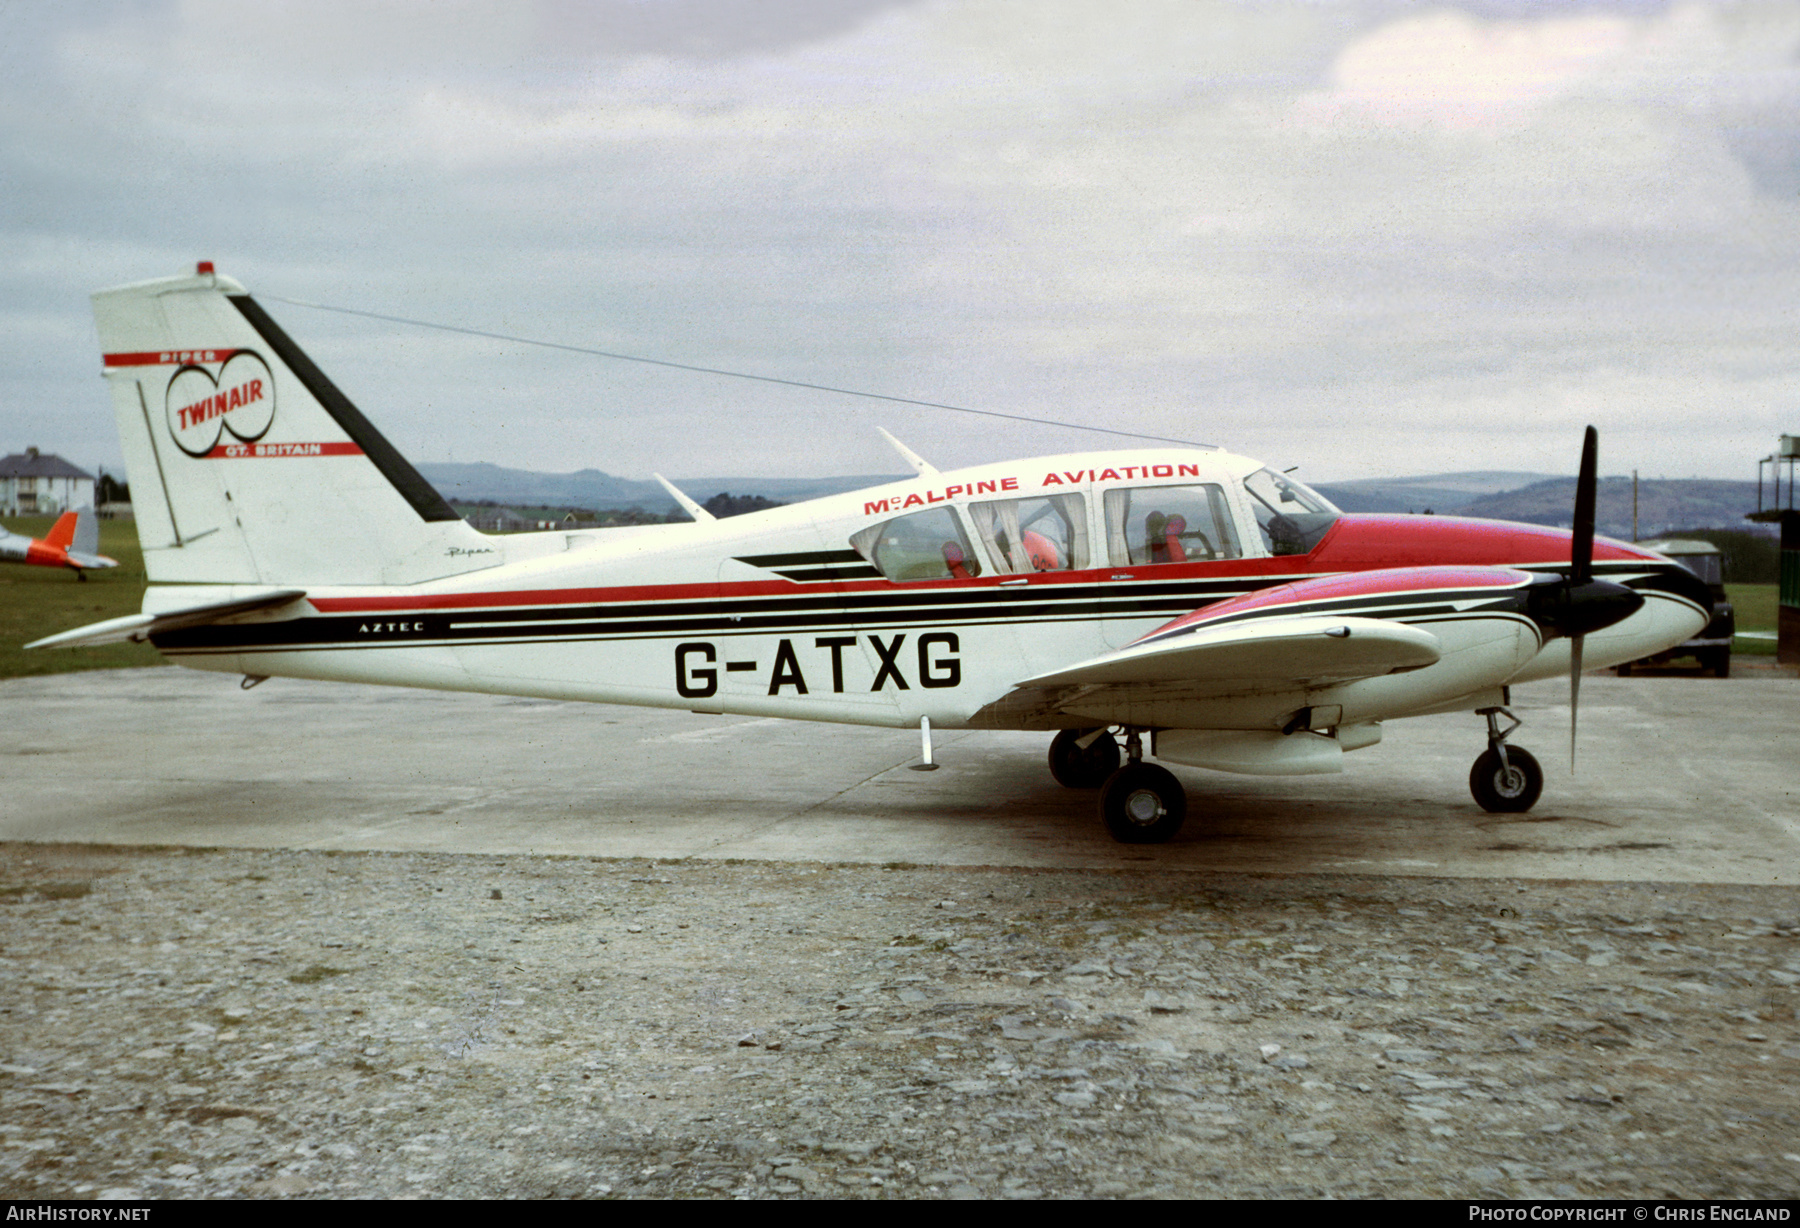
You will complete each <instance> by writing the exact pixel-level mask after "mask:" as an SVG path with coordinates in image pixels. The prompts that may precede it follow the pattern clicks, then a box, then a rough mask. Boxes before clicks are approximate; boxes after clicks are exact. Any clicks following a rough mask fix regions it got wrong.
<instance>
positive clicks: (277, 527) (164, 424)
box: [94, 264, 500, 585]
mask: <svg viewBox="0 0 1800 1228" xmlns="http://www.w3.org/2000/svg"><path fill="white" fill-rule="evenodd" d="M94 320H95V323H96V325H97V326H98V328H99V333H100V344H101V349H102V350H103V351H104V354H105V372H106V378H107V382H108V384H109V385H110V386H111V390H112V397H113V410H114V413H115V415H116V417H117V419H118V425H119V437H120V442H121V443H122V444H123V445H124V452H125V462H126V465H127V467H128V469H129V471H130V475H131V494H132V503H133V505H134V509H135V513H136V517H137V527H138V538H139V541H140V542H141V544H142V545H143V548H144V564H145V568H146V570H147V572H148V573H149V578H150V580H151V581H152V582H170V581H187V582H195V583H207V584H259V585H268V584H280V585H342V584H408V583H416V582H419V581H423V580H431V579H437V578H440V577H443V576H448V575H454V574H457V573H459V572H465V571H470V570H473V569H475V568H478V567H484V566H489V565H491V564H493V563H495V562H497V561H499V557H500V555H499V552H498V551H496V550H494V549H492V547H491V542H489V540H488V539H487V538H486V537H485V536H484V535H482V534H480V533H478V532H476V531H475V530H474V529H472V528H470V527H469V526H468V525H467V524H466V523H465V522H464V521H463V520H462V518H461V517H459V516H458V515H457V514H456V511H455V510H454V509H453V508H451V506H450V505H449V504H448V503H446V502H445V501H444V498H443V496H442V495H440V494H438V492H437V491H436V490H434V489H433V488H432V486H431V484H430V483H429V482H427V481H426V480H425V479H424V478H423V477H421V476H420V474H419V471H418V470H416V469H414V468H413V467H412V465H411V464H410V463H408V462H407V460H406V458H405V457H403V456H402V455H400V453H399V451H398V450H396V449H395V448H394V446H393V445H392V444H390V443H389V442H388V441H387V439H386V438H384V437H383V436H382V434H381V432H380V431H378V430H376V429H375V426H374V424H372V423H371V422H370V421H369V420H368V419H367V418H365V417H364V416H363V415H362V413H361V411H359V410H358V409H357V408H356V406H355V405H353V404H352V403H351V402H350V399H349V398H348V397H346V396H345V395H344V394H343V393H342V392H341V391H339V389H338V388H337V386H336V385H335V384H333V383H332V382H331V381H330V380H329V379H327V378H326V376H325V374H324V372H322V371H320V370H319V368H318V367H317V366H316V365H314V363H313V361H312V360H311V359H310V358H308V357H307V356H306V354H305V353H304V352H303V351H302V350H301V349H300V347H299V346H298V345H296V344H295V343H294V342H293V340H292V339H291V338H289V336H288V335H287V333H285V332H284V331H282V329H281V327H280V325H278V324H276V323H275V321H274V320H272V319H270V318H269V315H268V313H267V312H265V311H264V310H263V309H262V307H261V305H259V304H258V303H257V302H256V300H255V299H253V298H251V297H250V295H249V294H248V293H247V292H246V291H245V289H244V287H243V286H241V285H239V284H238V283H237V282H236V281H233V280H232V279H231V278H229V277H224V276H221V275H219V274H216V273H214V272H213V270H212V266H211V265H210V264H202V265H201V266H200V267H199V271H198V272H197V273H196V274H195V275H194V276H192V277H172V278H165V279H162V280H159V281H148V282H139V283H137V284H135V285H129V286H121V287H119V288H117V289H114V290H103V291H101V292H99V293H98V294H95V295H94Z"/></svg>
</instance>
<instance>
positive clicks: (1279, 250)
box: [0, 0, 1800, 493]
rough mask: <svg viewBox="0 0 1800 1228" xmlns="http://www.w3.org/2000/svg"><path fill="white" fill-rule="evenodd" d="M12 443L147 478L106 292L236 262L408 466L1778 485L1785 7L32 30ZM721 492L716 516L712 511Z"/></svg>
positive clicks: (313, 9)
mask: <svg viewBox="0 0 1800 1228" xmlns="http://www.w3.org/2000/svg"><path fill="white" fill-rule="evenodd" d="M0 202H4V207H3V208H0V251H3V252H4V255H5V258H4V259H3V260H0V312H3V313H4V327H3V328H0V451H13V450H17V449H19V448H21V447H23V446H24V445H26V444H38V445H40V446H42V447H43V448H45V449H46V450H54V451H57V452H61V453H63V454H65V455H67V456H68V457H69V458H70V459H72V460H74V461H76V462H77V463H80V464H84V465H87V466H89V467H92V466H94V465H96V464H106V465H109V466H114V467H116V466H117V465H118V463H119V457H120V452H119V449H118V445H117V442H116V440H115V439H114V438H113V433H112V423H111V413H110V408H109V405H108V401H107V398H106V396H105V394H104V391H103V388H102V385H101V381H100V379H99V377H98V371H99V360H98V353H97V344H96V341H95V338H94V333H93V325H92V322H91V319H90V317H89V314H88V305H87V294H88V292H89V291H91V290H94V289H97V288H100V287H103V286H109V285H114V284H118V283H120V282H125V281H134V280H139V279H142V278H146V277H155V276H161V275H166V274H172V273H178V272H182V271H186V270H188V269H191V268H192V266H193V263H194V261H195V260H197V259H212V260H215V261H217V263H218V266H219V268H220V270H221V271H222V272H227V273H230V274H232V275H234V276H236V277H237V278H238V279H239V280H241V281H243V282H244V283H245V284H246V285H248V286H249V287H250V289H251V290H252V292H253V293H257V294H258V295H260V296H264V301H265V305H266V306H268V307H269V308H270V310H271V312H272V314H274V315H275V316H276V318H277V319H278V320H280V321H282V323H283V324H284V325H285V326H286V328H287V330H288V331H289V332H290V333H291V334H293V335H294V336H295V337H296V338H297V339H298V340H299V341H300V342H301V344H302V345H304V346H305V347H306V348H307V349H308V350H309V351H310V352H311V353H312V355H313V357H314V358H315V359H316V360H318V361H319V363H320V365H321V366H323V367H324V368H325V369H326V370H327V371H328V372H329V373H331V374H332V376H333V377H334V378H335V379H336V380H337V382H338V383H339V384H340V385H341V386H342V387H344V389H345V390H346V391H347V392H348V393H349V394H350V395H351V397H352V398H353V399H354V400H356V401H357V402H358V404H359V405H360V406H361V407H362V408H363V409H364V411H365V412H367V413H369V414H370V416H371V417H373V418H374V419H375V421H376V422H377V424H378V425H380V426H381V427H382V429H383V430H384V431H385V432H386V433H387V434H388V435H389V436H390V438H392V439H393V440H394V442H395V443H396V444H397V445H398V446H399V447H400V448H401V449H402V450H403V451H404V452H406V453H407V454H408V455H409V456H411V457H412V458H413V459H415V460H420V461H441V460H457V461H477V460H486V461H493V462H496V463H498V464H503V465H511V466H518V467H522V468H532V469H544V470H557V471H566V470H572V469H577V468H583V467H588V466H592V467H595V468H599V469H604V470H606V471H608V472H612V473H617V474H622V475H625V476H630V477H643V476H646V475H647V474H648V473H649V472H650V471H651V470H653V469H659V470H661V471H662V472H665V473H668V474H670V475H671V476H679V475H683V474H689V475H699V474H724V473H731V474H753V475H795V476H797V475H801V474H807V473H867V472H892V471H894V470H895V469H896V468H897V465H896V462H895V460H894V459H893V457H892V456H891V454H889V453H888V452H887V451H886V449H885V447H884V445H883V444H882V443H881V442H880V439H879V437H878V436H877V435H876V434H875V432H874V429H873V428H874V427H875V426H877V425H880V426H885V427H887V428H888V429H889V430H891V431H893V432H894V433H895V434H897V435H899V436H900V437H901V438H902V439H904V440H906V441H907V442H909V443H910V444H912V446H913V447H914V448H915V449H916V450H918V451H920V452H922V453H924V454H925V455H926V456H927V457H928V458H930V459H932V460H933V461H934V462H936V463H937V464H938V465H940V467H946V468H947V467H949V466H951V465H954V464H962V463H973V462H977V461H987V460H996V459H1002V458H1005V457H1007V456H1015V455H1030V454H1035V453H1043V452H1059V451H1069V450H1077V449H1082V448H1088V447H1111V446H1114V444H1113V443H1111V442H1108V441H1107V440H1106V439H1105V437H1103V436H1091V435H1086V434H1084V433H1082V432H1078V431H1074V430H1068V429H1062V428H1057V427H1048V426H1030V425H1024V424H1018V423H1006V422H999V421H995V420H990V419H981V418H972V417H965V416H962V415H957V414H953V413H946V412H943V411H937V410H926V409H915V408H907V407H902V406H895V405H884V404H881V403H877V402H872V401H866V400H858V399H854V398H849V397H843V396H835V395H829V394H824V393H815V392H805V391H800V390H795V389H791V388H781V387H775V386H770V385H765V384H757V383H751V382H746V381H741V380H730V379H722V378H718V377H715V376H704V375H697V374H689V373H683V372H677V371H671V370H667V369H661V368H655V367H648V366H639V365H633V364H629V363H621V362H616V361H608V360H603V359H599V358H593V357H585V356H579V355H572V354H567V353H560V352H557V351H553V350H545V349H537V348H532V347H528V346H521V345H517V344H511V343H504V342H497V341H487V340H477V339H472V338H469V337H466V336H458V335H455V334H450V333H444V332H432V331H428V330H422V329H418V328H412V327H406V326H401V325H395V324H388V323H381V322H377V321H371V320H367V319H356V318H353V317H348V316H343V315H335V314H330V313H327V312H323V311H318V310H313V309H310V308H303V307H298V306H292V305H287V304H283V303H280V302H276V301H273V298H272V297H270V296H282V297H286V298H292V299H301V300H307V301H311V302H318V303H325V304H331V305H336V306H341V307H349V308H357V309H362V310H367V311H373V312H381V313H387V314H392V315H398V316H406V317H414V318H422V319H426V320H432V321H441V322H444V323H448V324H455V325H461V326H466V327H470V328H475V329H484V330H490V331H496V332H504V333H513V334H521V335H525V336H529V337H533V338H542V339H544V340H549V341H556V342H561V343H566V344H571V345H578V346H590V347H597V348H602V349H607V350H613V351H620V352H624V353H630V354H639V355H644V356H648V357H656V358H663V359H668V360H671V361H675V362H683V363H692V364H698V365H703V366H709V367H723V368H730V369H733V370H741V371H746V372H753V373H758V374H763V375H770V376H776V377H783V378H788V379H794V380H801V381H810V382H816V383H821V384H829V385H836V386H841V387H848V388H855V389H863V390H868V391H872V392H881V393H888V394H891V395H896V396H902V397H913V398H920V399H925V400H932V401H944V402H950V403H954V404H957V405H963V406H970V407H976V408H982V409H988V410H995V411H1000V412H1004V413H1016V414H1026V415H1039V416H1043V417H1047V418H1054V419H1059V420H1063V421H1067V422H1074V423H1083V424H1090V425H1097V426H1107V427H1111V428H1114V429H1119V430H1131V431H1143V432H1148V433H1152V434H1157V435H1170V436H1177V437H1180V438H1184V439H1192V440H1196V441H1202V442H1209V443H1218V444H1223V445H1225V446H1227V447H1230V448H1232V449H1233V450H1235V451H1239V452H1244V453H1247V454H1249V455H1252V456H1258V457H1261V458H1263V459H1264V460H1267V461H1269V462H1272V463H1276V464H1278V465H1280V466H1281V467H1286V466H1288V465H1299V466H1301V468H1300V475H1301V476H1303V477H1309V478H1312V479H1314V480H1330V479H1343V478H1354V477H1366V476H1381V475H1396V474H1410V473H1430V472H1441V471H1447V470H1464V469H1487V468H1497V469H1535V470H1545V471H1552V472H1558V471H1560V472H1572V471H1573V468H1574V465H1575V454H1576V452H1577V450H1578V448H1579V435H1580V429H1581V426H1582V425H1583V424H1584V423H1587V422H1593V423H1595V424H1596V425H1598V426H1599V427H1600V429H1601V432H1602V469H1603V471H1605V472H1623V471H1628V470H1630V469H1632V468H1638V469H1640V470H1642V471H1643V472H1644V473H1645V475H1647V476H1669V477H1687V476H1708V477H1730V478H1745V479H1748V478H1751V477H1753V476H1754V474H1755V461H1756V459H1757V458H1758V457H1759V456H1763V455H1766V454H1767V453H1768V452H1769V451H1770V450H1771V449H1772V447H1773V445H1774V441H1775V439H1774V437H1775V435H1776V434H1777V433H1778V432H1780V431H1783V430H1786V431H1795V430H1800V406H1796V405H1795V403H1794V402H1795V380H1794V374H1795V368H1796V365H1797V358H1796V353H1797V351H1796V341H1797V340H1800V336H1797V333H1796V325H1797V324H1800V321H1797V320H1796V310H1795V306H1796V301H1797V300H1796V292H1797V291H1800V260H1797V259H1796V257H1797V256H1800V2H1796V3H1741V4H1740V3H1677V4H1651V3H1631V2H1627V0H1617V2H1613V3H1573V2H1571V3H1541V2H1539V3H1532V2H1527V0H1510V2H1509V0H1486V2H1481V3H1474V2H1471V3H1463V4H1452V5H1443V6H1436V5H1418V4H1403V3H1394V2H1383V0H1361V2H1357V3H1342V4H1334V3H1293V4H1281V3H1259V4H1249V3H1232V2H1220V0H1106V2H1105V3H1101V2H1100V0H1033V2H1032V3H1005V2H998V0H537V2H536V3H527V2H525V0H496V2H493V3H488V2H485V0H435V2H428V0H417V2H414V3H390V4H380V3H374V4H371V3H366V2H357V3H347V2H340V0H306V2H305V3H300V2H297V0H296V2H292V3H278V2H275V0H268V2H265V3H244V2H242V0H216V2H215V0H194V2H188V3H177V2H154V0H146V2H142V3H128V2H123V3H81V2H73V3H71V2H63V3H57V4H48V3H44V4H38V3H33V2H31V0H4V2H0ZM703 493H704V492H703Z"/></svg>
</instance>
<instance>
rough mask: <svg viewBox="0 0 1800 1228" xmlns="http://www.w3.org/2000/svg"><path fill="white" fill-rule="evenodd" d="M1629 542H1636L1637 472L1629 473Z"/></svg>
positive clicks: (1634, 470)
mask: <svg viewBox="0 0 1800 1228" xmlns="http://www.w3.org/2000/svg"><path fill="white" fill-rule="evenodd" d="M1631 540H1632V541H1636V540H1638V530H1637V470H1636V469H1633V470H1632V471H1631Z"/></svg>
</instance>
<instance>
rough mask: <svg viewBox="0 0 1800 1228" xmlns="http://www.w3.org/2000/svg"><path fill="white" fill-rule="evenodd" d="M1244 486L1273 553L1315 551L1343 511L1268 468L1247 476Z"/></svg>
mask: <svg viewBox="0 0 1800 1228" xmlns="http://www.w3.org/2000/svg"><path fill="white" fill-rule="evenodd" d="M1244 489H1245V490H1246V491H1248V492H1249V495H1250V510H1251V511H1253V512H1255V513H1256V524H1257V527H1258V528H1259V529H1261V530H1262V536H1263V545H1265V546H1267V547H1268V550H1269V553H1270V554H1310V553H1312V550H1313V547H1315V546H1317V545H1318V544H1319V542H1320V541H1322V540H1323V539H1324V537H1325V534H1326V532H1327V531H1329V530H1330V528H1331V526H1332V525H1334V524H1336V523H1337V518H1338V516H1339V515H1341V514H1342V513H1340V512H1339V511H1338V510H1337V508H1335V507H1333V506H1332V505H1331V502H1330V500H1328V499H1326V498H1325V497H1324V496H1323V495H1321V494H1319V493H1318V492H1317V491H1315V490H1312V489H1311V488H1309V487H1308V486H1306V485H1305V484H1303V483H1300V482H1296V481H1293V480H1291V479H1289V478H1285V477H1282V476H1281V475H1280V474H1279V473H1272V472H1270V471H1269V470H1267V469H1258V470H1257V471H1256V472H1255V473H1253V474H1251V475H1250V476H1249V477H1247V478H1245V479H1244Z"/></svg>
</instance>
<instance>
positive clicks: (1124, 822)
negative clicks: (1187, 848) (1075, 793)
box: [1100, 762, 1187, 844]
mask: <svg viewBox="0 0 1800 1228" xmlns="http://www.w3.org/2000/svg"><path fill="white" fill-rule="evenodd" d="M1186 818H1187V793H1186V791H1185V790H1183V789H1182V787H1181V782H1180V781H1179V780H1176V779H1175V775H1174V773H1173V772H1170V771H1169V770H1168V769H1166V768H1160V767H1157V766H1156V765H1155V764H1154V763H1142V762H1138V763H1127V764H1126V765H1125V766H1124V767H1122V768H1120V769H1119V770H1118V771H1116V772H1114V773H1113V774H1112V776H1111V777H1110V778H1109V779H1108V780H1107V782H1106V787H1105V788H1103V789H1101V790H1100V819H1101V821H1102V822H1104V823H1105V824H1106V830H1107V831H1109V832H1111V833H1112V837H1113V839H1114V840H1117V841H1118V842H1119V843H1120V844H1162V843H1164V842H1166V841H1168V840H1170V839H1172V838H1173V837H1174V835H1175V833H1176V832H1178V831H1180V830H1181V824H1182V822H1183V821H1184V820H1186Z"/></svg>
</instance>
